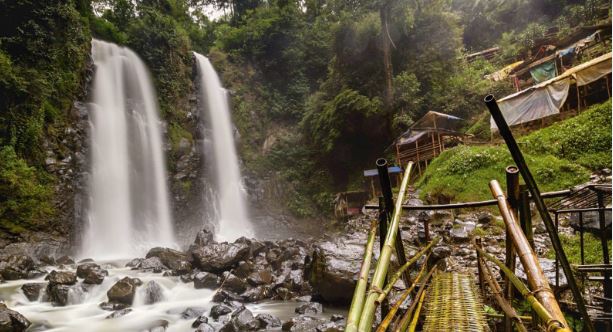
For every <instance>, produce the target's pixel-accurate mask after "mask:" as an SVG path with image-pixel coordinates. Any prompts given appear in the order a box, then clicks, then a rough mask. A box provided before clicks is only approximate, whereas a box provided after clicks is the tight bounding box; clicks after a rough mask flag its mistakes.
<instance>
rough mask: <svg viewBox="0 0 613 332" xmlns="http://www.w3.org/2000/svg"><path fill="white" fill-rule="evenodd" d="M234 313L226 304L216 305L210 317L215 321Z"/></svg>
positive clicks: (212, 308)
mask: <svg viewBox="0 0 613 332" xmlns="http://www.w3.org/2000/svg"><path fill="white" fill-rule="evenodd" d="M231 312H232V308H230V307H229V306H227V305H224V304H216V305H214V306H213V307H211V312H210V314H209V316H211V318H213V319H219V317H221V316H224V315H227V314H229V313H231Z"/></svg>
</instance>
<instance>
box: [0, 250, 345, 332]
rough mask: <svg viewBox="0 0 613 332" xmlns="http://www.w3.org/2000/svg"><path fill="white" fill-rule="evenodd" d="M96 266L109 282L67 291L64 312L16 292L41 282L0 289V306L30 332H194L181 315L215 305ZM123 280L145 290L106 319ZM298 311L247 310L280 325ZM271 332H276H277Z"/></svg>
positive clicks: (170, 281)
mask: <svg viewBox="0 0 613 332" xmlns="http://www.w3.org/2000/svg"><path fill="white" fill-rule="evenodd" d="M98 263H99V264H100V265H101V266H102V267H103V268H105V269H107V270H108V272H109V276H107V277H106V278H105V279H104V281H103V282H102V284H100V285H87V284H84V283H82V281H79V282H78V283H77V284H75V285H73V286H71V288H70V291H69V296H68V299H69V301H68V304H67V305H66V306H63V307H60V306H54V305H53V304H52V303H51V302H45V301H43V299H44V297H45V296H46V295H45V289H44V288H43V290H42V291H41V295H40V296H39V300H37V301H31V302H30V301H28V299H27V298H26V296H25V295H24V294H23V292H22V291H21V289H20V288H21V286H22V285H23V284H25V283H45V282H46V281H45V280H44V277H40V278H37V279H30V280H15V281H7V282H5V283H2V284H0V300H2V301H5V303H6V304H7V305H8V306H9V308H11V309H13V310H16V311H18V312H20V313H21V314H23V315H24V316H25V317H27V318H28V319H29V320H30V321H31V322H32V326H31V327H30V328H29V329H28V331H49V332H85V331H87V332H111V331H116V332H140V331H156V332H162V331H166V332H185V331H193V330H194V329H193V328H192V327H191V326H192V323H193V322H194V320H195V319H196V317H186V316H185V315H184V314H183V313H184V311H185V310H186V309H188V308H192V309H195V311H201V312H203V313H204V314H205V315H208V314H209V311H210V308H211V307H212V306H213V305H215V304H216V303H213V302H211V299H212V298H213V295H214V292H215V291H214V290H211V289H195V288H194V284H193V282H188V283H183V282H181V281H180V280H179V277H163V276H162V274H161V273H157V274H156V273H152V272H143V271H137V270H131V269H130V268H126V267H123V266H124V264H125V261H108V262H106V263H102V262H98ZM52 269H56V270H57V267H47V271H51V270H52ZM68 270H70V271H74V269H72V268H67V269H66V271H68ZM125 276H129V277H132V278H139V279H140V280H141V281H142V282H143V285H142V286H139V287H138V288H137V291H136V295H135V297H134V302H133V304H132V306H131V307H130V309H131V311H130V312H129V313H127V314H126V315H125V316H121V317H118V318H112V319H111V318H107V317H108V316H109V315H110V314H112V313H113V312H112V311H105V310H103V309H101V308H100V306H99V304H100V303H101V302H105V301H107V295H106V292H107V291H108V290H109V289H110V288H111V287H112V286H113V284H115V282H117V281H118V280H120V279H122V278H123V277H125ZM151 281H154V282H156V283H157V284H158V285H159V286H160V288H161V290H162V292H161V295H162V296H161V299H160V301H159V302H156V303H153V304H145V303H144V298H145V296H146V285H147V283H148V282H151ZM299 305H300V303H299V302H294V301H291V302H290V301H287V302H281V301H266V302H261V303H251V304H245V306H246V307H247V308H248V309H249V310H250V311H252V312H253V314H254V315H256V314H259V313H269V314H272V315H275V316H276V317H278V318H280V319H281V320H282V321H285V320H287V319H290V318H291V317H293V316H295V313H294V308H296V307H297V306H299ZM334 313H343V311H340V310H335V309H332V310H327V311H326V312H325V313H323V314H318V315H315V316H319V317H329V316H330V315H331V314H334ZM209 323H210V324H211V325H212V326H213V327H214V328H215V330H218V329H220V328H221V326H223V324H224V321H219V322H217V321H214V320H212V319H210V320H209ZM164 325H165V326H167V327H166V329H164V328H163V327H162V326H164ZM273 330H279V331H280V330H281V328H280V327H279V328H275V329H273Z"/></svg>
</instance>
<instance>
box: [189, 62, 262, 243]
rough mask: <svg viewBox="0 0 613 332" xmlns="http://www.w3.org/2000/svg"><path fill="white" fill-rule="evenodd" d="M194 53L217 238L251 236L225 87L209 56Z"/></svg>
mask: <svg viewBox="0 0 613 332" xmlns="http://www.w3.org/2000/svg"><path fill="white" fill-rule="evenodd" d="M194 55H195V57H196V62H197V65H198V76H199V82H200V84H199V85H200V104H201V107H202V108H203V111H204V112H203V113H206V114H207V117H206V119H207V120H208V126H205V127H208V129H209V130H210V133H211V136H212V137H211V138H212V143H213V160H214V165H213V169H214V173H215V177H214V178H215V182H216V183H215V184H216V195H215V196H216V202H215V210H216V212H217V216H216V219H217V220H216V225H215V228H216V229H215V233H216V238H217V239H218V240H225V241H234V240H235V239H237V238H239V237H241V236H247V237H253V235H254V233H253V227H252V225H251V222H250V221H249V217H248V213H247V204H246V201H245V190H244V188H243V183H242V180H241V173H240V169H239V164H238V157H237V155H236V147H235V146H234V137H233V135H232V120H231V117H230V108H229V105H228V96H227V91H226V90H225V89H224V88H223V87H222V86H221V81H220V80H219V76H218V75H217V73H216V72H215V69H214V68H213V65H211V62H210V61H209V59H208V58H206V57H205V56H203V55H202V54H198V53H194ZM205 136H206V134H205Z"/></svg>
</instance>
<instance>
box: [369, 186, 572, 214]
mask: <svg viewBox="0 0 613 332" xmlns="http://www.w3.org/2000/svg"><path fill="white" fill-rule="evenodd" d="M570 193H571V191H570V190H568V189H567V190H558V191H551V192H546V193H543V194H541V197H542V198H556V197H563V196H566V195H568V194H570ZM528 198H530V199H532V197H531V196H530V195H528ZM496 204H498V202H497V201H496V200H495V199H490V200H486V201H480V202H464V203H452V204H432V205H419V206H412V205H403V206H402V209H403V210H405V211H416V210H453V209H463V208H475V207H484V206H494V205H496ZM364 208H365V209H366V210H378V209H379V206H378V205H376V204H366V205H364Z"/></svg>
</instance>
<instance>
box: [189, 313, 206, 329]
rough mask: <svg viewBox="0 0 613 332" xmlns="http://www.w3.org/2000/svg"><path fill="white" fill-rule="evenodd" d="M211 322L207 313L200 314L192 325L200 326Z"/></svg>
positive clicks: (194, 326)
mask: <svg viewBox="0 0 613 332" xmlns="http://www.w3.org/2000/svg"><path fill="white" fill-rule="evenodd" d="M208 322H209V318H208V317H207V316H205V315H200V316H199V317H198V318H196V320H195V321H194V322H193V323H192V327H193V328H196V327H198V326H200V324H206V323H208Z"/></svg>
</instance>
